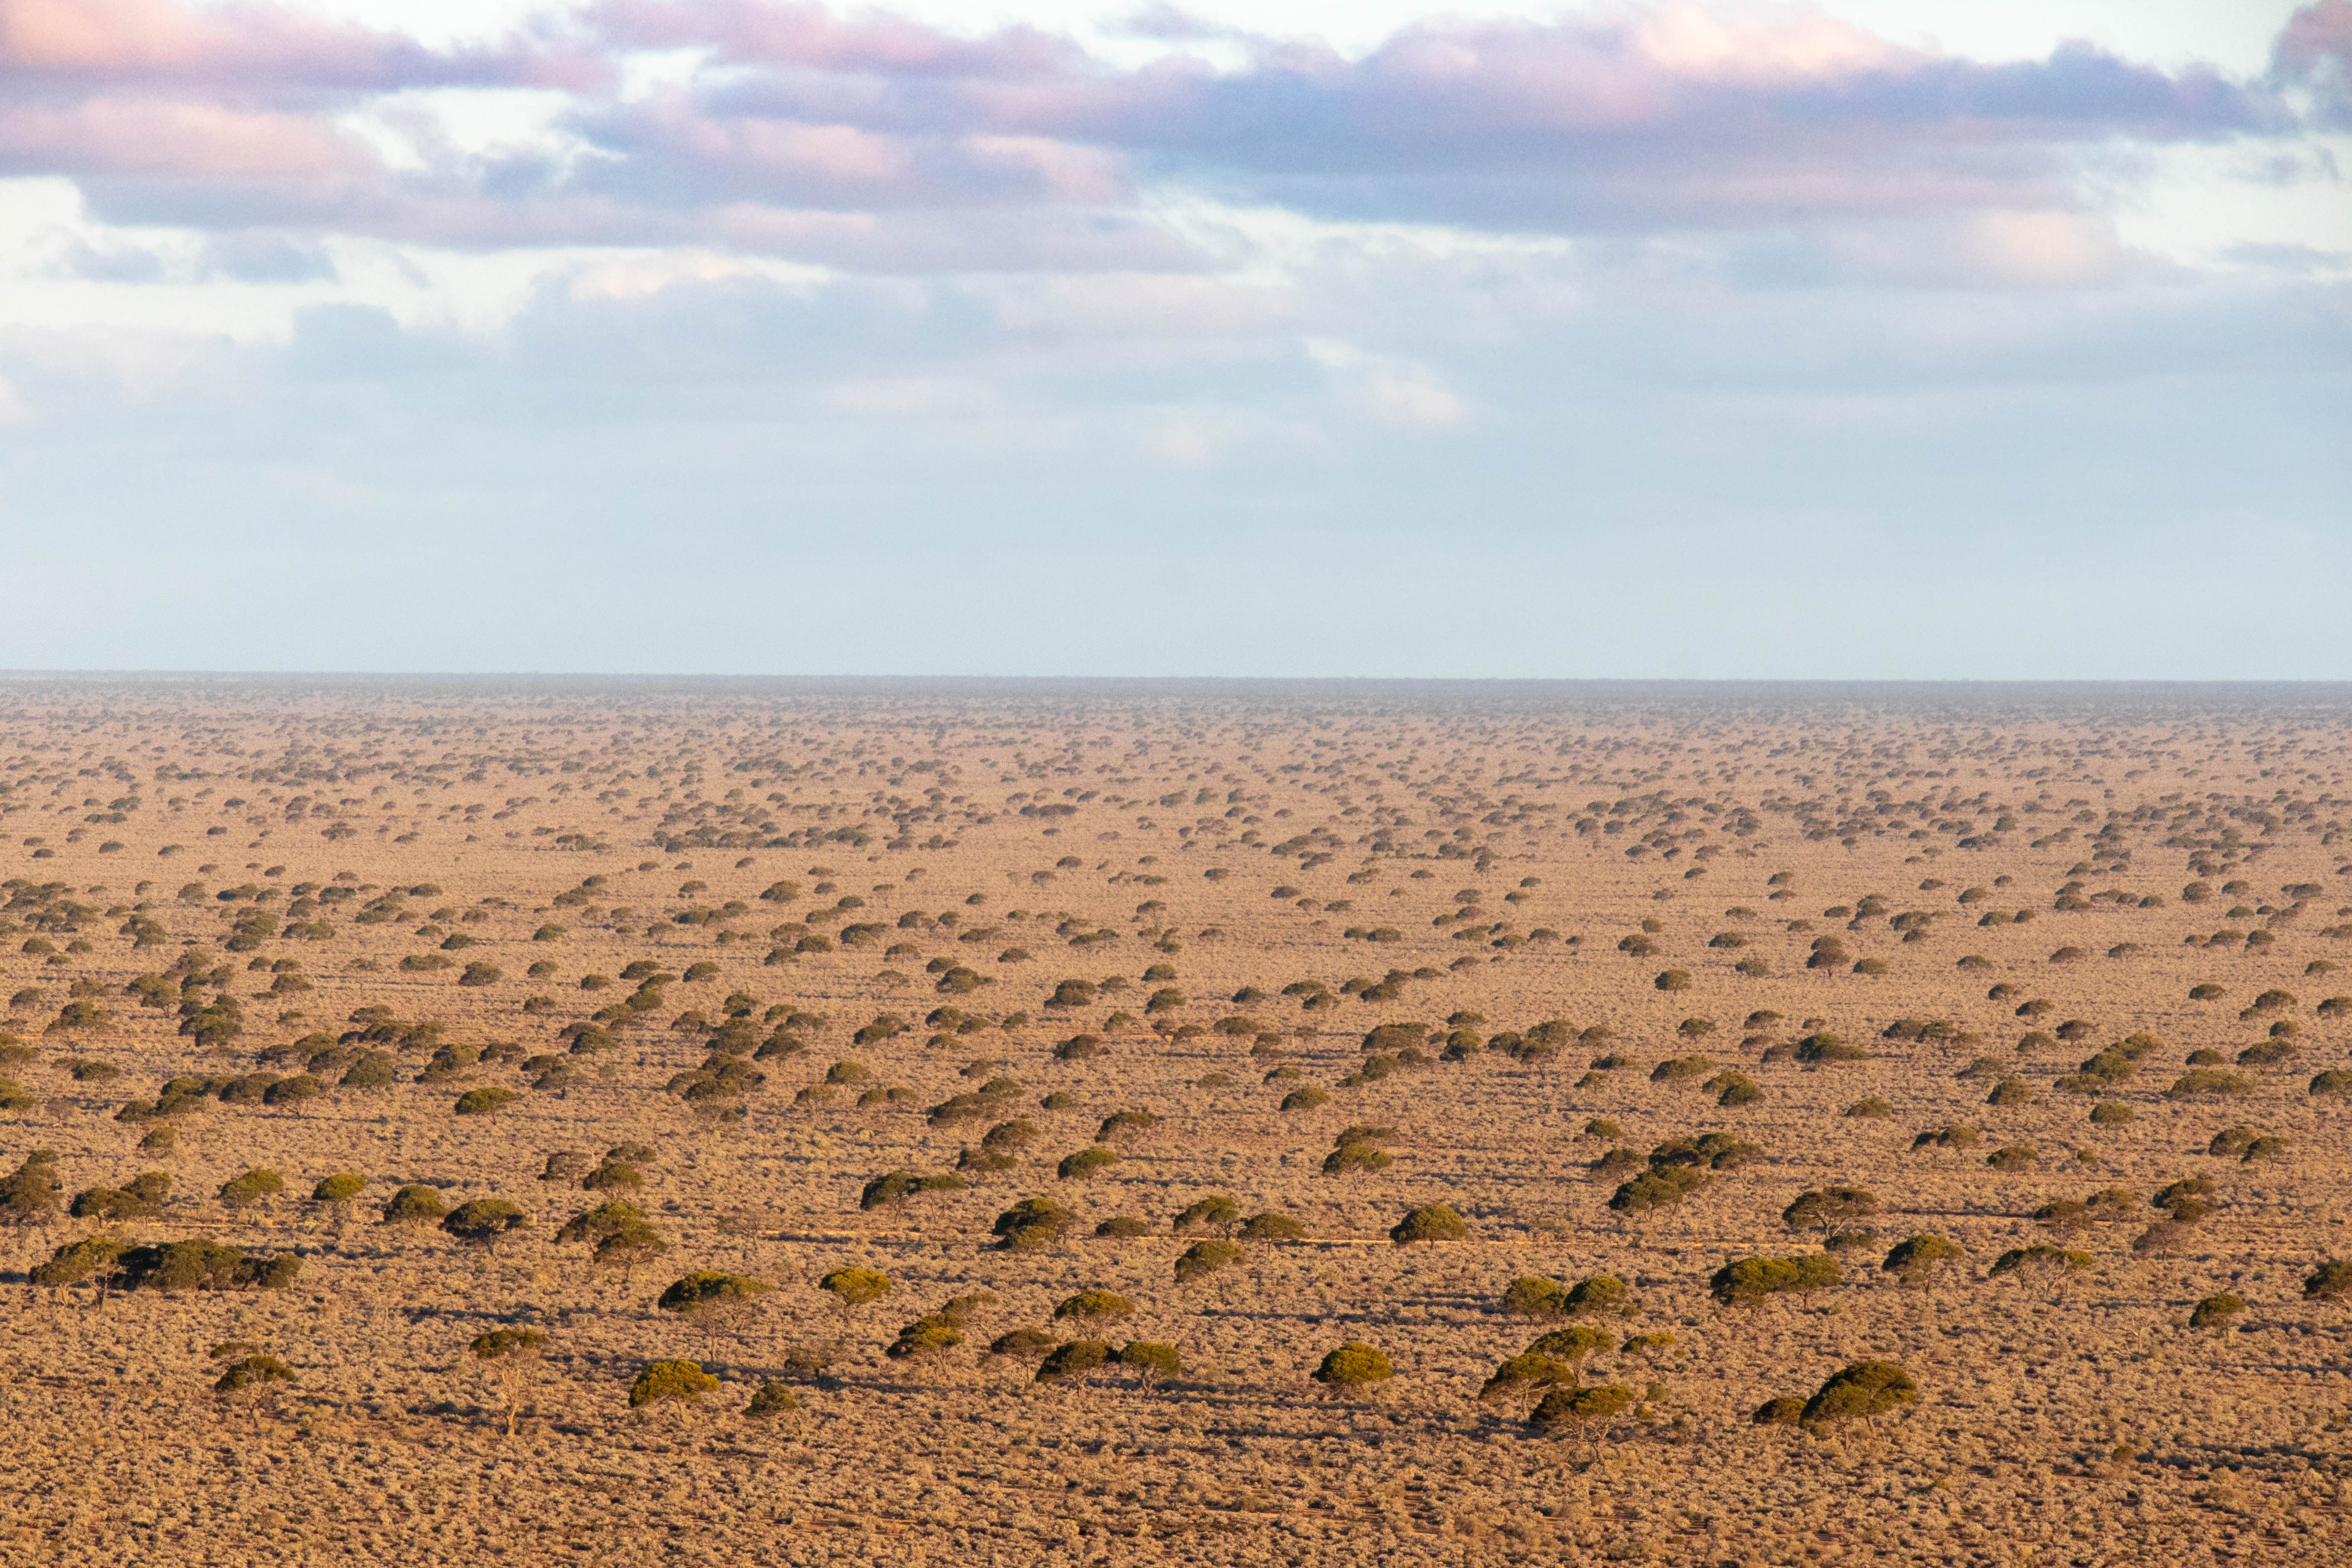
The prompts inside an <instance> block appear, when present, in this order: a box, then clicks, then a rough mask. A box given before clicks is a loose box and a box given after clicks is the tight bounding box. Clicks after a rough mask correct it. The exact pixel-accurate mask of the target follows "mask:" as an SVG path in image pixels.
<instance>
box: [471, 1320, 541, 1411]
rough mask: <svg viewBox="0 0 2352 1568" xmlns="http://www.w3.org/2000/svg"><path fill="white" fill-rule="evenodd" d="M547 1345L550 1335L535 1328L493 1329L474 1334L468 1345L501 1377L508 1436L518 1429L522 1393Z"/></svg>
mask: <svg viewBox="0 0 2352 1568" xmlns="http://www.w3.org/2000/svg"><path fill="white" fill-rule="evenodd" d="M546 1346H547V1336H546V1335H545V1334H543V1333H541V1332H540V1331H538V1330H536V1329H516V1328H504V1329H491V1330H489V1331H488V1332H486V1333H480V1334H477V1335H475V1336H474V1341H473V1343H472V1344H470V1345H469V1346H467V1349H469V1350H470V1351H472V1352H473V1353H474V1359H475V1360H476V1361H478V1362H480V1363H482V1364H483V1365H484V1366H486V1367H488V1368H489V1369H491V1371H492V1372H493V1373H495V1375H496V1376H497V1377H498V1380H499V1386H500V1388H501V1389H502V1390H503V1391H504V1392H505V1394H506V1398H507V1436H509V1437H511V1436H514V1433H515V1419H516V1417H517V1416H518V1415H520V1413H521V1410H522V1395H523V1390H524V1388H525V1386H526V1385H527V1384H528V1383H529V1380H530V1370H531V1368H532V1367H534V1366H536V1365H537V1364H538V1363H539V1357H540V1352H541V1351H543V1350H544V1349H545V1348H546Z"/></svg>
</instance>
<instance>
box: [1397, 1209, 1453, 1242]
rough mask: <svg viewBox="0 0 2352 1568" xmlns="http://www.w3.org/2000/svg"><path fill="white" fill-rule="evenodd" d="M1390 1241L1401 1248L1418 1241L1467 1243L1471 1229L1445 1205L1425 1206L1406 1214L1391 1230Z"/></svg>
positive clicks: (1408, 1211)
mask: <svg viewBox="0 0 2352 1568" xmlns="http://www.w3.org/2000/svg"><path fill="white" fill-rule="evenodd" d="M1389 1239H1390V1240H1391V1241H1392V1242H1394V1243H1396V1245H1398V1246H1399V1247H1409V1246H1411V1245H1412V1243H1414V1242H1417V1241H1467V1240H1469V1239H1470V1227H1469V1226H1467V1225H1465V1224H1464V1223H1463V1219H1462V1216H1461V1215H1458V1214H1455V1213H1454V1211H1453V1210H1452V1209H1451V1208H1448V1207H1447V1206H1446V1205H1444V1204H1423V1205H1419V1206H1418V1207H1415V1208H1412V1209H1409V1210H1407V1211H1406V1212H1405V1216H1404V1218H1402V1219H1401V1220H1399V1221H1397V1223H1396V1224H1395V1226H1392V1227H1391V1229H1390V1231H1389Z"/></svg>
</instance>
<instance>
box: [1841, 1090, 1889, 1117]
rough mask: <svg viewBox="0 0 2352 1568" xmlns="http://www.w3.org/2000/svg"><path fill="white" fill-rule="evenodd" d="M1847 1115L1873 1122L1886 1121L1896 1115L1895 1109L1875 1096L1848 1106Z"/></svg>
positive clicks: (1866, 1097) (1869, 1096) (1868, 1096)
mask: <svg viewBox="0 0 2352 1568" xmlns="http://www.w3.org/2000/svg"><path fill="white" fill-rule="evenodd" d="M1845 1114H1846V1115H1848V1116H1854V1117H1862V1118H1864V1119H1866V1120H1869V1121H1886V1120H1887V1119H1889V1118H1890V1117H1892V1116H1893V1115H1894V1114H1895V1108H1894V1107H1893V1106H1891V1105H1889V1104H1887V1103H1886V1101H1885V1100H1881V1099H1879V1098H1878V1096H1876V1095H1874V1094H1873V1095H1867V1096H1864V1098H1863V1099H1861V1100H1855V1101H1854V1102H1853V1104H1852V1105H1849V1106H1847V1107H1846V1108H1845Z"/></svg>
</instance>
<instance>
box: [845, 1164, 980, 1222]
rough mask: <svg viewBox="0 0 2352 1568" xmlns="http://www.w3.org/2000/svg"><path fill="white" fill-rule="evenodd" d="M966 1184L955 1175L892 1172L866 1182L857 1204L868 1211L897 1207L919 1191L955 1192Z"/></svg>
mask: <svg viewBox="0 0 2352 1568" xmlns="http://www.w3.org/2000/svg"><path fill="white" fill-rule="evenodd" d="M964 1186H965V1184H964V1183H963V1182H962V1181H961V1180H960V1179H958V1178H957V1177H954V1176H949V1175H937V1176H927V1175H924V1174H923V1173H921V1172H919V1171H892V1172H889V1173H887V1174H885V1175H879V1176H877V1177H875V1178H874V1179H873V1180H872V1181H870V1182H868V1183H866V1190H865V1191H864V1192H862V1193H860V1194H858V1198H857V1206H858V1207H859V1208H860V1209H862V1210H866V1211H867V1212H869V1213H870V1212H871V1211H873V1210H875V1209H878V1208H884V1207H889V1206H896V1205H900V1204H903V1203H905V1202H906V1201H907V1200H908V1198H910V1197H912V1196H914V1195H915V1194H918V1193H953V1192H961V1191H963V1190H964Z"/></svg>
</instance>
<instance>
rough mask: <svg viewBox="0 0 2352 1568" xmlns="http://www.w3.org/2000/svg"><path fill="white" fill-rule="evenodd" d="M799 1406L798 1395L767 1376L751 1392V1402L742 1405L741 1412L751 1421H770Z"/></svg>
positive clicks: (788, 1413) (787, 1413)
mask: <svg viewBox="0 0 2352 1568" xmlns="http://www.w3.org/2000/svg"><path fill="white" fill-rule="evenodd" d="M800 1407H801V1402H800V1397H799V1395H797V1394H794V1393H793V1391H792V1390H791V1389H790V1388H787V1387H786V1386H785V1385H784V1384H781V1383H778V1382H777V1381H776V1380H775V1379H773V1378H769V1379H767V1380H766V1381H765V1382H763V1383H761V1384H760V1386H759V1388H758V1390H757V1391H756V1392H754V1393H753V1394H752V1395H751V1402H750V1403H749V1404H747V1405H744V1406H743V1414H744V1415H745V1416H747V1417H748V1418H750V1419H751V1420H753V1421H772V1420H774V1419H775V1418H776V1417H777V1416H779V1415H790V1414H792V1413H793V1411H795V1410H798V1409H799V1408H800Z"/></svg>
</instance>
